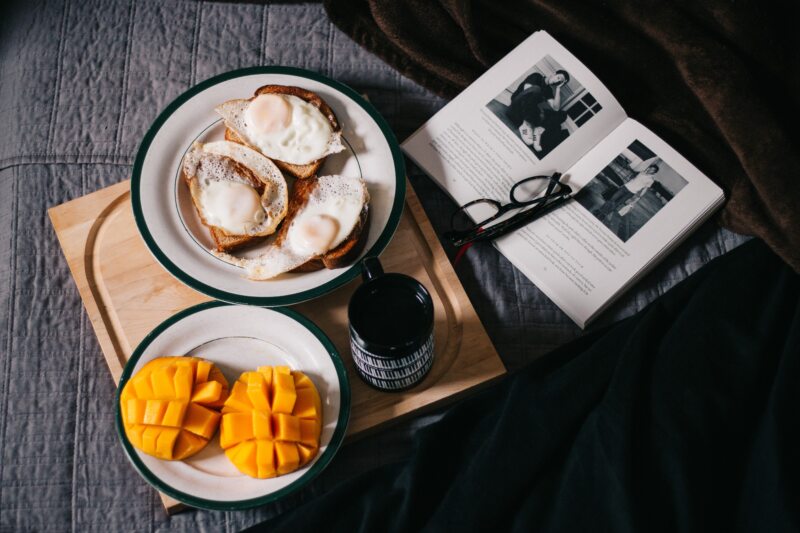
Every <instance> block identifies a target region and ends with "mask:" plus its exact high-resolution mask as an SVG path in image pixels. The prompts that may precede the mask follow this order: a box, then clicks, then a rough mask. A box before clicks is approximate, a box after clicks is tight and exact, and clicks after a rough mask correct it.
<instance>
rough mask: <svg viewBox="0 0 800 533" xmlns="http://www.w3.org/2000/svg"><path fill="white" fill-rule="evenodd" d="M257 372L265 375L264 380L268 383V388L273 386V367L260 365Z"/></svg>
mask: <svg viewBox="0 0 800 533" xmlns="http://www.w3.org/2000/svg"><path fill="white" fill-rule="evenodd" d="M257 372H258V373H259V374H261V375H262V376H264V381H265V382H266V383H267V388H270V387H272V367H271V366H260V367H258V370H257Z"/></svg>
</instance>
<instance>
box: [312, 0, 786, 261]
mask: <svg viewBox="0 0 800 533" xmlns="http://www.w3.org/2000/svg"><path fill="white" fill-rule="evenodd" d="M325 4H326V8H327V11H328V14H329V15H330V17H331V19H332V20H333V22H334V23H335V24H336V25H337V26H338V27H339V28H341V29H342V30H343V31H344V32H345V33H347V34H348V35H349V36H350V37H352V38H353V39H354V40H355V41H356V42H358V43H359V44H361V45H362V46H364V47H365V48H367V49H368V50H370V51H372V52H374V53H375V54H377V55H378V56H380V57H381V58H383V59H384V60H386V61H387V62H388V63H390V64H391V65H393V66H394V67H396V68H397V69H399V70H400V71H401V72H402V73H403V74H405V75H406V76H408V77H410V78H412V79H414V80H416V81H418V82H419V83H420V84H422V85H423V86H425V87H427V88H429V89H432V90H434V91H436V92H438V93H439V94H442V95H445V96H454V95H456V94H457V93H458V92H460V91H461V90H463V89H464V88H465V87H466V86H467V85H468V84H469V83H470V82H471V81H472V80H474V79H475V78H476V77H478V76H479V75H480V74H481V73H482V72H483V71H485V70H486V69H487V68H488V67H489V66H491V65H492V64H494V63H495V62H496V61H497V60H498V59H499V58H501V57H502V56H503V55H505V54H506V53H508V52H509V51H510V50H511V49H512V48H513V47H514V46H516V45H517V44H519V43H520V42H521V41H522V40H523V39H524V38H525V37H527V36H528V35H530V34H531V33H533V32H534V31H536V30H539V29H544V30H547V31H548V32H550V33H551V34H552V35H553V36H554V37H555V38H556V39H557V40H558V41H560V42H561V43H562V44H564V45H565V46H566V47H567V48H568V49H569V50H570V51H571V52H572V53H574V54H575V55H576V56H577V57H578V58H579V59H580V60H581V61H583V62H584V63H585V64H586V65H587V66H588V67H589V68H590V69H591V70H592V71H593V72H594V73H595V74H596V75H597V76H598V77H599V78H600V79H601V80H602V81H603V83H605V84H606V85H607V86H608V88H609V89H610V90H611V92H612V93H613V94H614V95H615V96H616V97H617V98H618V99H619V101H620V102H621V103H622V105H623V107H624V108H625V109H626V110H627V112H628V114H629V115H630V116H631V117H633V118H635V119H637V120H639V121H641V122H643V123H644V124H645V125H646V126H648V127H650V128H651V129H653V130H654V131H655V132H656V133H658V134H659V135H661V136H662V137H663V138H664V139H665V140H666V141H667V142H669V143H670V144H672V145H673V146H674V147H675V148H676V149H677V150H678V151H679V152H681V153H682V154H683V155H685V156H686V157H687V158H688V159H689V160H690V161H692V162H693V163H694V164H696V165H697V166H698V167H700V169H702V170H703V171H704V172H706V174H708V175H709V176H710V177H711V178H712V179H714V180H716V181H717V182H718V183H719V184H720V185H721V186H722V187H723V188H724V189H725V191H726V196H727V198H728V202H727V204H726V206H725V208H724V210H723V212H722V215H721V222H722V223H723V225H725V226H726V227H728V228H730V229H732V230H734V231H736V232H739V233H747V234H752V235H758V236H759V237H761V238H762V239H764V240H765V241H766V242H767V243H768V244H769V245H770V247H772V249H773V250H774V251H776V252H777V253H778V254H779V255H780V256H781V257H783V258H784V259H785V260H786V261H787V262H788V263H789V264H790V265H791V266H792V267H793V268H794V269H795V270H796V271H798V272H800V150H798V148H800V142H798V139H800V128H798V127H797V124H795V121H796V120H797V119H796V118H795V119H793V118H791V117H793V116H798V115H800V56H799V55H798V54H799V52H798V51H800V31H798V28H797V20H796V17H794V16H792V15H790V12H793V10H791V9H789V7H788V5H787V7H786V8H782V7H781V5H780V4H779V5H773V4H770V3H769V2H755V1H744V2H741V1H732V0H714V1H711V2H696V1H693V0H681V1H669V2H666V1H664V2H650V1H647V2H639V1H631V0H603V1H602V2H601V1H598V0H595V1H586V0H566V1H565V0H543V1H542V0H535V1H534V0H512V1H504V2H495V1H494V0H472V1H469V0H439V1H438V2H436V1H429V0H326V2H325ZM795 7H796V6H795Z"/></svg>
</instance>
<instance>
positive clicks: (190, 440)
mask: <svg viewBox="0 0 800 533" xmlns="http://www.w3.org/2000/svg"><path fill="white" fill-rule="evenodd" d="M206 444H208V439H204V438H203V437H201V436H199V435H195V434H194V433H192V432H190V431H186V430H181V432H180V435H178V439H177V440H176V441H175V447H174V448H173V449H172V458H173V459H174V460H176V461H180V460H181V459H185V458H186V457H191V456H192V455H194V454H196V453H197V452H199V451H200V450H202V449H203V448H205V446H206Z"/></svg>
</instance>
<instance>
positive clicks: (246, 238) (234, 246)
mask: <svg viewBox="0 0 800 533" xmlns="http://www.w3.org/2000/svg"><path fill="white" fill-rule="evenodd" d="M207 227H208V229H209V230H210V231H211V238H212V239H214V244H215V245H216V246H217V250H218V251H220V252H232V251H234V250H239V249H241V248H245V247H247V246H250V245H251V244H256V243H257V242H261V241H262V240H264V239H266V237H264V236H253V235H228V234H227V233H225V232H224V231H222V230H221V229H219V228H217V227H215V226H207Z"/></svg>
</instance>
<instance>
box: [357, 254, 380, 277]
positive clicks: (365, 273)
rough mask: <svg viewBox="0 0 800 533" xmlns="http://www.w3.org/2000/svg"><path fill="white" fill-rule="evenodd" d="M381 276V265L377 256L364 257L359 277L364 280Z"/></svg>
mask: <svg viewBox="0 0 800 533" xmlns="http://www.w3.org/2000/svg"><path fill="white" fill-rule="evenodd" d="M379 276H383V267H382V266H381V262H380V261H378V258H377V257H365V258H364V260H363V261H362V262H361V278H362V279H363V280H364V281H370V280H373V279H375V278H377V277H379Z"/></svg>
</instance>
